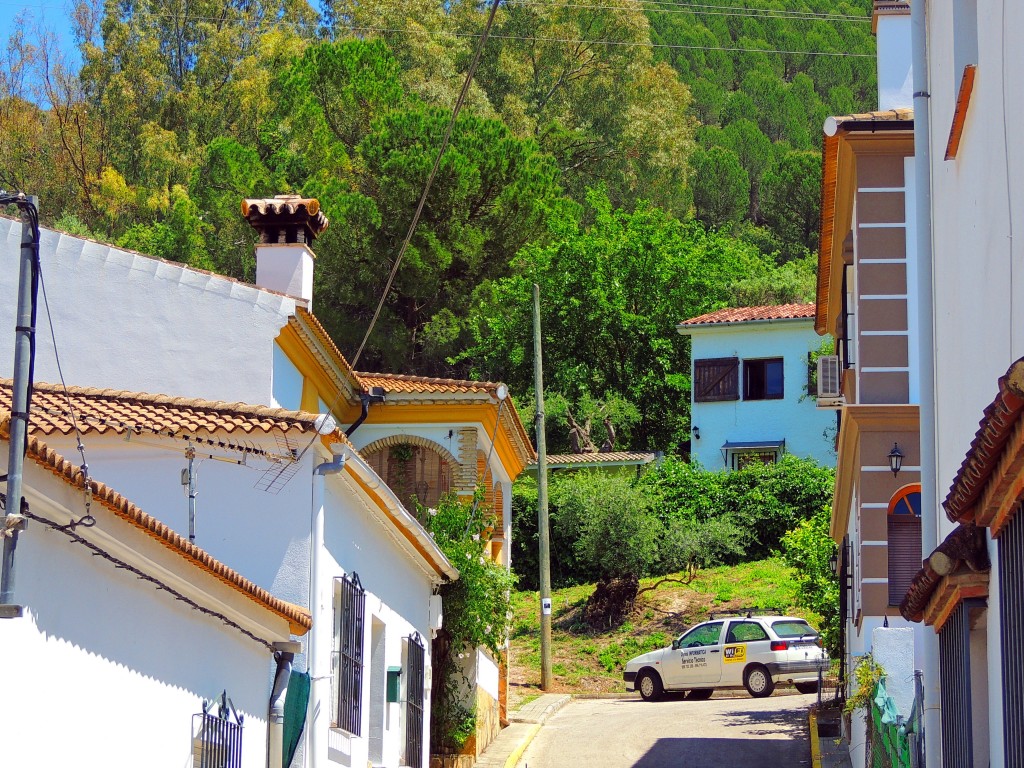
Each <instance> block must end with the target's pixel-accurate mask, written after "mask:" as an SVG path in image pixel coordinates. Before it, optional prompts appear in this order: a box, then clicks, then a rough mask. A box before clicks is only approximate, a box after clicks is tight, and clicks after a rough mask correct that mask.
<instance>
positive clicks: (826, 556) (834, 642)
mask: <svg viewBox="0 0 1024 768" xmlns="http://www.w3.org/2000/svg"><path fill="white" fill-rule="evenodd" d="M830 516H831V505H830V504H823V505H822V506H821V507H819V508H818V510H817V511H816V512H815V513H814V515H813V516H812V517H809V518H807V519H805V520H801V521H800V522H799V523H798V524H797V525H796V527H795V528H793V529H792V530H791V531H789V532H788V533H787V534H786V535H785V536H783V537H782V553H783V555H784V557H785V559H786V562H787V563H788V564H789V565H791V566H793V567H794V568H795V569H796V571H797V584H798V586H799V589H800V604H801V605H803V606H804V607H805V608H809V609H810V610H812V611H814V612H815V613H817V614H818V615H819V616H821V618H822V625H821V634H822V638H823V639H824V641H825V647H826V648H827V650H828V652H829V654H830V655H832V656H838V655H839V654H840V653H841V652H842V649H841V648H840V647H839V630H840V626H839V623H840V621H841V620H842V618H841V617H840V615H839V581H838V578H837V577H836V575H835V574H833V573H832V568H831V566H830V564H829V560H830V559H831V557H832V556H833V554H834V553H835V551H836V545H835V542H834V541H832V537H831V536H830V535H829V522H830Z"/></svg>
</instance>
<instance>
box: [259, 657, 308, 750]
mask: <svg viewBox="0 0 1024 768" xmlns="http://www.w3.org/2000/svg"><path fill="white" fill-rule="evenodd" d="M301 648H302V646H301V645H300V644H299V643H296V642H292V641H288V642H280V643H274V660H275V661H276V662H277V673H276V674H275V675H274V687H273V688H272V689H271V691H270V719H269V721H268V724H267V768H283V766H282V763H283V762H284V700H285V696H287V694H288V678H289V677H290V676H291V674H292V661H293V660H294V659H295V654H296V653H298V652H299V651H300V650H301Z"/></svg>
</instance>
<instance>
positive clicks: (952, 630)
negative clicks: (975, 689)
mask: <svg viewBox="0 0 1024 768" xmlns="http://www.w3.org/2000/svg"><path fill="white" fill-rule="evenodd" d="M939 671H940V678H939V679H940V680H941V681H942V691H941V694H940V697H941V700H942V711H943V712H944V713H949V715H950V716H949V717H943V718H942V765H943V766H945V768H971V763H972V759H973V755H974V745H973V743H972V733H971V731H972V729H971V638H970V622H969V621H968V607H967V605H966V604H964V603H961V604H960V605H958V606H957V608H956V610H955V611H953V614H952V615H951V616H950V617H949V619H948V620H947V621H946V624H945V626H943V628H942V631H941V632H939Z"/></svg>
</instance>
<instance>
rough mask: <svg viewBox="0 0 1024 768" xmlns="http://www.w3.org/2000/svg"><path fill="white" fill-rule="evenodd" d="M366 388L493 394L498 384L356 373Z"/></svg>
mask: <svg viewBox="0 0 1024 768" xmlns="http://www.w3.org/2000/svg"><path fill="white" fill-rule="evenodd" d="M356 376H358V377H359V380H360V381H361V382H362V383H363V386H364V387H366V388H369V387H383V388H384V390H385V391H386V392H402V393H408V394H449V393H450V394H460V393H461V394H482V393H485V392H486V393H488V394H495V393H496V392H497V389H498V384H497V383H494V382H490V381H464V380H461V379H435V378H432V377H430V376H409V375H405V374H399V373H362V372H358V373H356Z"/></svg>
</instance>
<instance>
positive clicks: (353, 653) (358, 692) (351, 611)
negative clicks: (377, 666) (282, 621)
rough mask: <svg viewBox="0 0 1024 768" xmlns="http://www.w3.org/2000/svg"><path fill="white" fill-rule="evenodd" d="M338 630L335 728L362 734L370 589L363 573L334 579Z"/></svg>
mask: <svg viewBox="0 0 1024 768" xmlns="http://www.w3.org/2000/svg"><path fill="white" fill-rule="evenodd" d="M334 605H335V614H334V631H335V635H336V637H337V643H336V646H335V647H336V648H337V649H338V650H337V651H336V652H335V659H336V662H335V669H334V684H335V691H336V697H335V700H336V701H337V714H336V716H335V719H334V724H335V727H337V728H341V729H342V730H344V731H348V732H349V733H351V734H352V735H353V736H359V735H360V731H361V728H362V721H363V627H364V626H365V623H366V618H365V605H366V592H365V591H364V590H363V586H362V584H360V583H359V575H358V574H356V573H353V574H352V575H351V576H342V577H341V578H337V579H335V580H334Z"/></svg>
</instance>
